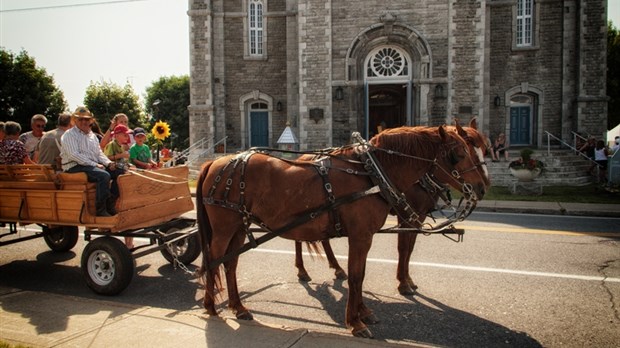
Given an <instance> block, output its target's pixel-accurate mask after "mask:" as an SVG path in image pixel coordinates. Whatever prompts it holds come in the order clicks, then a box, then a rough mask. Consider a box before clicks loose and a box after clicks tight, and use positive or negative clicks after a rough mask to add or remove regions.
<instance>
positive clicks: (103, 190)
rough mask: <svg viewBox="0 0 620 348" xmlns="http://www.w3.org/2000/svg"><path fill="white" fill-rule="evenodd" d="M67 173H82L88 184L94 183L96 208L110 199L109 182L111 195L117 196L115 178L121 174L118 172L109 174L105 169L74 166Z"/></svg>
mask: <svg viewBox="0 0 620 348" xmlns="http://www.w3.org/2000/svg"><path fill="white" fill-rule="evenodd" d="M66 172H67V173H79V172H84V173H86V176H87V177H88V181H89V182H94V183H96V185H97V206H98V207H99V206H101V205H102V204H105V202H106V200H107V199H108V197H110V180H113V182H112V186H113V188H112V193H113V194H115V195H117V196H118V185H117V184H116V178H117V177H118V176H119V175H120V174H122V172H119V171H118V170H114V171H111V172H109V171H108V170H106V169H101V168H98V167H93V166H83V165H80V164H78V165H76V166H75V167H71V168H69V169H68V170H67V171H66Z"/></svg>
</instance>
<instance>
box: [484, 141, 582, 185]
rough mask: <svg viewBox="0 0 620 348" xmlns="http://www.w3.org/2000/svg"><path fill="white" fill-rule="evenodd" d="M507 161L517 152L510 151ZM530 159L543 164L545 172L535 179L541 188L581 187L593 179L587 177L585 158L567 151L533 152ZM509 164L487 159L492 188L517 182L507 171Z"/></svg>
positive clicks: (514, 156) (516, 157)
mask: <svg viewBox="0 0 620 348" xmlns="http://www.w3.org/2000/svg"><path fill="white" fill-rule="evenodd" d="M508 153H509V158H510V159H509V161H513V160H516V159H518V158H519V150H518V149H515V150H510V151H508ZM532 158H535V159H539V160H541V161H542V162H543V163H544V164H545V171H544V172H543V173H542V174H541V175H540V176H539V177H538V178H537V179H536V181H537V182H539V183H541V184H542V185H543V186H560V185H565V186H582V185H587V184H589V183H591V182H592V181H593V179H594V178H593V177H592V176H590V175H588V174H587V173H588V169H589V168H590V165H591V162H590V161H588V160H586V159H585V158H583V157H581V156H578V155H575V154H574V153H573V152H572V151H569V150H551V152H550V154H547V150H535V151H534V153H533V154H532ZM508 163H509V162H505V161H502V162H492V161H491V159H490V158H487V164H488V168H489V176H490V177H491V184H492V185H493V186H510V184H512V183H513V182H515V181H517V179H516V178H515V177H513V176H512V175H511V174H510V170H509V169H508Z"/></svg>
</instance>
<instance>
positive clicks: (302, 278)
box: [297, 273, 312, 283]
mask: <svg viewBox="0 0 620 348" xmlns="http://www.w3.org/2000/svg"><path fill="white" fill-rule="evenodd" d="M297 279H299V281H300V282H306V283H308V282H310V281H312V278H310V276H309V275H308V273H298V274H297Z"/></svg>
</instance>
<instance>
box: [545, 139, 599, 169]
mask: <svg viewBox="0 0 620 348" xmlns="http://www.w3.org/2000/svg"><path fill="white" fill-rule="evenodd" d="M545 134H546V135H547V155H548V156H551V138H553V139H555V140H557V141H559V142H560V144H562V145H564V146H566V147H568V148H570V149H571V150H573V151H575V154H577V155H579V156H581V157H583V158H585V159H587V160H588V161H590V162H591V164H592V165H595V166H596V169H597V170H599V165H598V163H596V161H595V160H593V159H591V158H590V157H588V156H586V155H585V154H584V153H583V152H581V151H579V149H578V148H576V147H575V146H573V145H571V144H569V143H567V142H565V141H564V140H562V139H560V138H558V137H556V136H555V135H553V134H551V133H549V132H547V131H545ZM576 136H578V137H581V138H583V137H582V136H581V135H579V134H577V133H575V132H573V139H575V141H576ZM575 144H577V143H576V142H575ZM597 177H598V175H597Z"/></svg>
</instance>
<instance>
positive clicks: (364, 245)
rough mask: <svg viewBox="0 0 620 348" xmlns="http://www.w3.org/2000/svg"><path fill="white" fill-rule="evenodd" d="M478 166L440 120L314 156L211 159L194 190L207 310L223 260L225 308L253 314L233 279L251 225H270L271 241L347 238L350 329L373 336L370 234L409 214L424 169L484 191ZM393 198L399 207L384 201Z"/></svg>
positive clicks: (244, 316)
mask: <svg viewBox="0 0 620 348" xmlns="http://www.w3.org/2000/svg"><path fill="white" fill-rule="evenodd" d="M475 168H476V165H475V163H474V162H473V160H472V159H471V156H470V154H469V152H468V150H467V144H466V143H465V141H464V140H463V138H461V137H460V136H459V135H458V134H457V133H456V132H449V131H446V129H445V128H444V127H439V128H428V127H401V128H396V129H392V130H387V131H384V132H382V133H381V134H379V135H377V136H375V137H373V139H371V141H370V143H369V144H364V145H357V146H350V147H345V148H342V149H341V150H339V151H335V152H333V153H332V155H331V156H329V157H328V158H326V159H324V160H321V161H317V162H308V161H283V160H281V159H278V158H275V157H272V156H269V155H267V154H263V153H260V152H257V151H252V150H250V151H247V152H244V153H241V154H238V155H235V156H227V157H223V158H220V159H217V160H215V161H213V162H208V163H206V164H205V165H204V166H203V168H202V171H201V173H200V176H199V178H198V186H197V190H196V200H197V213H198V225H199V234H200V236H201V241H202V247H203V264H202V267H201V271H202V272H204V281H205V286H206V291H205V297H204V307H205V308H206V310H207V312H208V313H209V314H210V315H217V311H216V308H215V289H216V286H217V287H218V288H221V273H220V267H218V266H220V265H221V264H222V263H223V265H224V269H225V276H226V283H227V285H228V307H229V308H230V309H231V310H232V311H233V312H234V313H235V314H236V316H237V318H239V319H248V320H249V319H252V314H251V313H250V312H249V310H248V309H247V308H246V307H245V306H243V304H242V303H241V300H240V298H239V293H238V288H237V277H236V269H237V263H238V259H239V257H238V255H239V253H240V250H241V252H243V250H247V249H249V248H250V247H252V246H256V245H257V244H258V243H257V242H259V239H260V238H259V239H254V237H253V236H252V234H251V233H250V230H249V226H250V224H256V225H259V226H260V227H261V228H262V229H264V230H266V231H269V232H268V233H267V235H265V236H263V237H268V239H270V238H273V237H274V236H278V235H279V236H280V237H283V238H287V239H292V240H300V241H320V240H326V239H329V238H331V237H334V236H338V235H342V236H347V237H348V241H349V255H348V257H349V263H348V273H349V279H348V287H349V296H348V301H347V305H346V315H345V323H346V325H347V327H349V328H350V329H351V331H352V333H353V334H354V335H356V336H361V337H372V333H371V332H370V330H369V329H368V328H367V326H366V324H364V322H363V321H366V322H369V323H372V322H376V319H375V318H374V315H373V313H372V311H371V310H370V309H369V308H367V307H366V306H365V305H364V303H363V298H362V285H363V280H364V276H365V268H366V258H367V255H368V251H369V249H370V246H371V244H372V237H373V235H374V233H375V232H377V231H378V230H379V229H380V228H381V226H382V225H383V223H384V222H385V218H386V217H387V214H388V213H389V211H390V209H392V207H393V206H395V208H396V210H397V211H399V213H400V214H401V215H403V216H407V213H412V212H411V211H410V210H411V209H410V207H407V206H404V207H403V206H401V205H400V204H401V203H402V199H399V198H402V194H399V192H406V191H408V190H410V189H411V187H412V186H413V185H415V183H416V182H417V181H418V180H419V179H420V178H421V177H422V176H423V175H424V174H426V173H428V172H433V171H436V172H445V173H451V174H453V175H454V177H455V178H459V180H462V181H464V182H467V183H468V185H470V188H471V189H472V190H471V191H472V194H473V195H476V196H478V197H482V196H483V195H484V192H485V190H486V185H485V183H484V181H483V180H482V179H481V177H480V175H479V174H478V172H477V170H475ZM472 169H473V170H472ZM394 201H397V203H398V204H390V203H388V202H394ZM407 219H411V218H407ZM246 235H247V237H248V239H249V242H248V243H247V244H244V241H245V238H246ZM263 237H261V238H263ZM268 239H265V241H266V240H268ZM260 242H262V241H260Z"/></svg>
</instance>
